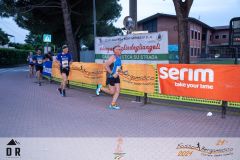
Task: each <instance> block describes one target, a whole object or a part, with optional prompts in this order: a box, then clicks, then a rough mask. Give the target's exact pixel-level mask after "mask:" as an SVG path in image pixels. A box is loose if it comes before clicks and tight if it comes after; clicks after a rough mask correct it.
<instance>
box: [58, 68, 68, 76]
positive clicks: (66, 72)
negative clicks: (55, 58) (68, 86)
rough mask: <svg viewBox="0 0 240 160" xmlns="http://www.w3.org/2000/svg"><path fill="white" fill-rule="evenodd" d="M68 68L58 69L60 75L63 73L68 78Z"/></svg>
mask: <svg viewBox="0 0 240 160" xmlns="http://www.w3.org/2000/svg"><path fill="white" fill-rule="evenodd" d="M69 71H70V70H69V68H60V72H61V74H62V73H65V74H66V75H67V76H69Z"/></svg>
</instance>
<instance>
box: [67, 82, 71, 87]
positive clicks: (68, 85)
mask: <svg viewBox="0 0 240 160" xmlns="http://www.w3.org/2000/svg"><path fill="white" fill-rule="evenodd" d="M67 88H70V83H69V80H68V81H67Z"/></svg>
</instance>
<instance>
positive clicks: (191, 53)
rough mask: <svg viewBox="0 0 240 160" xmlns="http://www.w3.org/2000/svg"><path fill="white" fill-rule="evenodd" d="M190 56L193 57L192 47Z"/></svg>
mask: <svg viewBox="0 0 240 160" xmlns="http://www.w3.org/2000/svg"><path fill="white" fill-rule="evenodd" d="M190 55H191V56H193V48H192V47H191V52H190Z"/></svg>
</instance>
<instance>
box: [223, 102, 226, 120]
mask: <svg viewBox="0 0 240 160" xmlns="http://www.w3.org/2000/svg"><path fill="white" fill-rule="evenodd" d="M226 113H227V101H222V118H225V117H226Z"/></svg>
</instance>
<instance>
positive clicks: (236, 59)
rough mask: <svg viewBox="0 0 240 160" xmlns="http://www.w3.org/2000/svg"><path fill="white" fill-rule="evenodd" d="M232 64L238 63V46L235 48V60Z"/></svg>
mask: <svg viewBox="0 0 240 160" xmlns="http://www.w3.org/2000/svg"><path fill="white" fill-rule="evenodd" d="M234 64H238V47H236V48H235V62H234Z"/></svg>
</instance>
